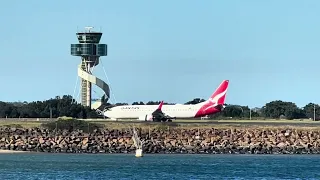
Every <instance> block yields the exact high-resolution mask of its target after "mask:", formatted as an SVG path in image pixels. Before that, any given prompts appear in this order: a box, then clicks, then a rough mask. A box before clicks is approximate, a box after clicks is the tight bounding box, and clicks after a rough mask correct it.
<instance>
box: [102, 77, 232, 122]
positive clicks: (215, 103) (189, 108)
mask: <svg viewBox="0 0 320 180" xmlns="http://www.w3.org/2000/svg"><path fill="white" fill-rule="evenodd" d="M228 85H229V80H224V81H222V83H221V84H220V85H219V87H218V88H217V89H216V91H215V92H214V93H213V94H212V95H211V96H210V98H209V99H208V100H206V101H204V102H201V103H198V104H190V105H182V104H175V105H163V104H162V103H160V104H159V105H125V106H116V107H112V108H110V109H108V110H107V111H105V112H104V116H106V117H108V118H110V119H113V120H116V119H139V120H148V121H150V120H152V117H153V115H152V113H153V112H155V111H156V110H161V111H162V112H163V113H164V114H165V115H167V116H170V117H173V118H197V117H203V116H207V115H211V114H215V113H217V112H220V111H222V110H223V108H224V106H223V105H224V104H225V98H226V94H227V90H228Z"/></svg>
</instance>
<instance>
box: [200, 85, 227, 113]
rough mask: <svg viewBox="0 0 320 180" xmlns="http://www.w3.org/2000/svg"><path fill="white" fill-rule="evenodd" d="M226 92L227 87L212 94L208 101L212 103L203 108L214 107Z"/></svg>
mask: <svg viewBox="0 0 320 180" xmlns="http://www.w3.org/2000/svg"><path fill="white" fill-rule="evenodd" d="M226 93H227V89H226V90H224V91H223V92H221V93H219V94H217V95H216V96H214V97H213V98H209V99H208V101H209V102H211V103H212V105H210V106H208V107H207V108H206V109H205V110H207V109H209V108H212V107H215V106H216V105H218V100H219V99H220V98H221V97H223V96H224V95H225V94H226Z"/></svg>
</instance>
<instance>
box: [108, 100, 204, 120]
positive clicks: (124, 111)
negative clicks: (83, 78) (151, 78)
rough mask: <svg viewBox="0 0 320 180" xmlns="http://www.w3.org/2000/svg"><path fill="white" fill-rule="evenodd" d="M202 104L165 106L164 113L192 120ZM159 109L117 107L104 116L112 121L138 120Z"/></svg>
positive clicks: (139, 106)
mask: <svg viewBox="0 0 320 180" xmlns="http://www.w3.org/2000/svg"><path fill="white" fill-rule="evenodd" d="M201 104H202V103H200V104H195V105H181V104H175V105H163V106H162V112H163V113H164V114H165V115H168V116H171V117H176V118H192V117H194V116H195V115H196V113H197V112H198V110H199V109H200V107H201ZM158 107H159V105H126V106H116V107H113V108H111V109H109V110H108V111H106V112H105V113H104V115H105V116H107V117H109V118H111V119H125V118H128V119H138V118H140V117H143V116H145V115H151V114H152V113H153V112H154V111H155V110H156V109H157V108H158Z"/></svg>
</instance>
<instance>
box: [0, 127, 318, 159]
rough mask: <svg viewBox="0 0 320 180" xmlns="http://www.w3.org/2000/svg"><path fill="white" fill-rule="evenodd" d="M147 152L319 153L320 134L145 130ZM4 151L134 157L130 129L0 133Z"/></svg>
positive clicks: (307, 131)
mask: <svg viewBox="0 0 320 180" xmlns="http://www.w3.org/2000/svg"><path fill="white" fill-rule="evenodd" d="M139 134H140V137H141V139H142V140H145V144H144V149H143V151H144V153H205V154H307V153H308V154H319V153H320V131H319V130H317V129H298V128H296V129H295V128H278V129H272V128H269V129H268V128H260V129H256V128H243V127H242V128H240V127H239V128H238V127H237V128H219V129H214V128H211V129H209V128H207V129H198V128H194V129H192V128H186V129H183V128H171V129H166V130H163V129H162V130H161V129H147V128H146V129H140V130H139ZM0 149H2V150H16V151H35V152H51V153H60V152H61V153H133V152H134V150H135V147H134V146H133V141H132V139H131V133H130V131H129V129H124V130H117V129H103V130H95V131H94V132H93V133H83V132H81V131H73V132H68V131H59V132H49V131H48V130H47V129H40V128H32V129H24V128H0Z"/></svg>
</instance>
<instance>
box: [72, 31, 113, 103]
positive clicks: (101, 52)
mask: <svg viewBox="0 0 320 180" xmlns="http://www.w3.org/2000/svg"><path fill="white" fill-rule="evenodd" d="M92 28H93V27H86V28H85V31H84V32H77V38H78V41H79V44H71V55H73V56H80V57H81V63H80V64H79V66H78V76H79V77H80V78H81V104H82V105H84V106H89V107H91V108H92V109H98V108H99V107H101V106H102V105H104V104H105V103H106V102H107V101H108V99H109V97H110V90H109V86H108V84H107V83H105V82H104V81H102V80H101V79H99V78H97V77H95V76H94V75H93V74H92V71H93V68H94V67H95V66H97V65H98V64H99V58H100V57H101V56H107V45H106V44H99V42H100V39H101V36H102V33H101V32H94V31H91V29H92ZM92 84H94V85H96V86H98V87H99V88H101V89H102V90H103V91H104V93H105V94H104V95H103V97H101V99H100V100H98V101H96V102H94V103H93V104H92V105H91V103H92V102H91V94H92V93H91V92H92Z"/></svg>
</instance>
